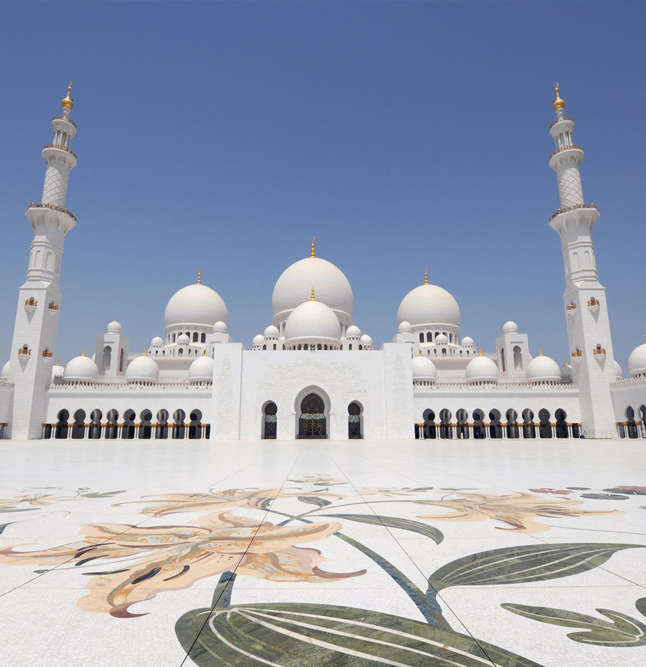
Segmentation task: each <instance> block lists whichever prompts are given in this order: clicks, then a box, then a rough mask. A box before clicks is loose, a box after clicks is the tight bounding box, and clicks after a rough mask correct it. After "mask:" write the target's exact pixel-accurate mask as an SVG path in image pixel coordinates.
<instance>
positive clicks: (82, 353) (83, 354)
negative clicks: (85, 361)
mask: <svg viewBox="0 0 646 667" xmlns="http://www.w3.org/2000/svg"><path fill="white" fill-rule="evenodd" d="M81 356H82V357H84V356H85V348H83V352H81Z"/></svg>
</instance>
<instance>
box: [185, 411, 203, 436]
mask: <svg viewBox="0 0 646 667" xmlns="http://www.w3.org/2000/svg"><path fill="white" fill-rule="evenodd" d="M188 417H189V419H190V424H189V426H188V437H189V440H199V439H200V438H201V437H202V413H201V411H200V410H191V414H190V415H189V416H188Z"/></svg>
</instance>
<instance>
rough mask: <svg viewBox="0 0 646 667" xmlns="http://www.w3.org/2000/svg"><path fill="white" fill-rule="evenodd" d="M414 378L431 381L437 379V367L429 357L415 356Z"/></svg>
mask: <svg viewBox="0 0 646 667" xmlns="http://www.w3.org/2000/svg"><path fill="white" fill-rule="evenodd" d="M413 380H428V381H429V382H435V380H437V368H435V364H434V363H433V362H432V361H431V360H430V359H429V358H428V357H424V356H422V355H417V356H416V357H413Z"/></svg>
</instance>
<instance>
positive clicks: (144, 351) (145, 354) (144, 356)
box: [144, 347, 146, 357]
mask: <svg viewBox="0 0 646 667" xmlns="http://www.w3.org/2000/svg"><path fill="white" fill-rule="evenodd" d="M145 356H146V348H145V347H144V357H145Z"/></svg>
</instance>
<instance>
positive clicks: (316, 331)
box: [285, 299, 341, 340]
mask: <svg viewBox="0 0 646 667" xmlns="http://www.w3.org/2000/svg"><path fill="white" fill-rule="evenodd" d="M285 338H286V339H287V340H292V339H294V338H317V339H318V338H332V339H334V340H339V339H340V338H341V325H340V324H339V320H338V318H337V316H336V315H335V314H334V311H333V310H332V309H331V308H330V307H329V306H326V305H325V304H324V303H323V302H322V301H318V300H317V299H310V300H309V301H306V302H305V303H302V304H301V305H300V306H298V308H295V309H294V310H293V311H292V313H291V315H290V316H289V317H288V318H287V323H286V325H285Z"/></svg>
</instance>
